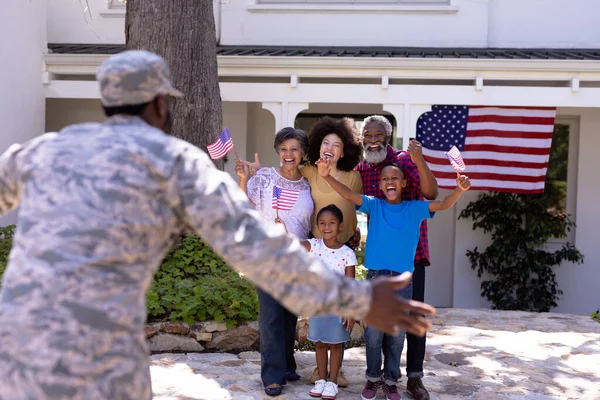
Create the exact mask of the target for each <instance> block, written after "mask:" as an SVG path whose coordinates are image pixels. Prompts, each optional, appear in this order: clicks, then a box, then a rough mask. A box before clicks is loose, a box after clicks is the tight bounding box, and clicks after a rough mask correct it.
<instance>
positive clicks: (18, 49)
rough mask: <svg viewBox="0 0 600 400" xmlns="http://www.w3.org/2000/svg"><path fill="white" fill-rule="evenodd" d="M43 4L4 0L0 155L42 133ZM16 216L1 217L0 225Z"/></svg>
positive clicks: (0, 37)
mask: <svg viewBox="0 0 600 400" xmlns="http://www.w3.org/2000/svg"><path fill="white" fill-rule="evenodd" d="M46 3H47V2H46V1H39V0H35V1H3V2H2V24H0V49H2V61H3V62H2V63H0V93H1V94H2V95H1V96H0V120H2V134H1V135H0V153H3V152H4V151H5V150H6V149H7V148H8V147H9V146H10V145H12V144H13V143H23V142H26V141H27V140H29V139H31V138H33V137H35V136H38V135H41V134H43V133H44V131H45V124H46V118H45V112H46V100H45V97H44V86H43V83H42V75H43V71H44V66H43V61H42V56H43V54H44V52H45V51H46V14H47V13H46ZM14 222H15V214H14V213H11V214H9V215H7V216H5V217H2V218H0V226H4V225H7V224H10V223H14Z"/></svg>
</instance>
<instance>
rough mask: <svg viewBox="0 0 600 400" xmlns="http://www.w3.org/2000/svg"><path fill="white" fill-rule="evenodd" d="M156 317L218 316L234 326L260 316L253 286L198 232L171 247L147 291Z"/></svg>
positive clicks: (201, 318)
mask: <svg viewBox="0 0 600 400" xmlns="http://www.w3.org/2000/svg"><path fill="white" fill-rule="evenodd" d="M146 300H147V304H148V314H149V316H150V317H152V318H155V319H164V318H169V319H171V320H183V321H184V322H186V323H188V324H192V323H193V322H194V321H207V320H215V321H217V322H226V323H227V326H228V327H233V326H235V325H236V324H237V322H238V321H253V320H256V319H257V318H258V297H257V294H256V290H255V289H254V286H253V285H252V284H251V283H249V282H248V281H246V280H244V279H243V278H242V277H240V275H239V274H238V273H237V272H235V271H234V270H233V269H231V267H229V266H228V265H227V264H226V263H225V262H224V261H223V260H222V259H221V258H219V256H217V255H216V254H215V253H213V251H212V250H211V249H210V247H208V246H207V245H206V244H204V242H202V240H200V238H199V237H197V236H187V237H185V238H183V239H182V240H181V242H180V244H179V245H178V246H177V247H176V248H175V249H173V250H170V251H169V253H168V254H167V256H166V257H165V260H164V261H163V264H162V265H161V267H160V269H159V271H158V273H157V274H156V276H155V277H154V282H153V283H152V286H151V287H150V289H149V290H148V292H147V294H146Z"/></svg>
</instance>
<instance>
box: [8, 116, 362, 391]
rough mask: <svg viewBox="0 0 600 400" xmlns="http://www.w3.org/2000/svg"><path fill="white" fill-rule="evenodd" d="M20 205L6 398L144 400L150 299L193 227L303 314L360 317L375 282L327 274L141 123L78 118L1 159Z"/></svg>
mask: <svg viewBox="0 0 600 400" xmlns="http://www.w3.org/2000/svg"><path fill="white" fill-rule="evenodd" d="M15 207H19V213H18V220H17V230H16V233H15V237H14V244H13V249H12V252H11V254H10V259H9V263H8V266H7V269H6V272H5V274H4V277H3V282H2V290H1V292H0V382H1V384H0V399H58V398H70V399H86V400H89V399H136V400H139V399H149V398H151V388H150V386H151V385H150V375H149V358H148V352H147V348H146V343H145V336H144V333H143V325H144V322H145V320H146V307H145V296H144V293H145V291H146V289H147V288H148V287H149V285H150V284H151V281H152V277H153V274H154V273H155V272H156V270H157V268H158V266H159V264H160V262H161V260H162V258H163V256H164V255H165V252H166V251H167V249H168V248H169V245H170V244H171V243H172V240H173V238H176V237H178V236H179V235H181V234H182V233H185V232H196V233H198V234H199V235H200V236H201V237H202V238H203V239H204V240H205V241H206V242H207V243H209V244H210V245H211V246H212V247H213V249H214V250H215V251H216V252H217V253H219V254H220V255H221V256H223V258H224V259H225V260H226V261H227V262H228V263H229V264H230V265H232V266H233V267H234V268H235V269H237V270H238V271H240V272H242V273H243V274H244V275H245V277H247V278H248V279H250V280H252V281H253V282H255V283H256V284H257V285H258V286H260V287H261V288H262V289H264V290H265V291H267V292H269V293H271V294H272V295H273V296H274V297H275V298H277V299H279V300H280V301H281V302H282V303H283V304H284V305H285V306H286V307H288V308H289V309H290V310H291V311H293V312H295V313H297V314H301V315H306V316H309V315H311V314H315V313H336V314H340V315H346V316H353V317H355V318H362V317H364V316H365V314H366V313H367V311H368V309H369V307H370V299H371V292H370V290H371V289H370V286H369V285H367V284H366V283H364V282H363V283H361V282H357V281H352V280H348V279H345V278H343V277H342V276H340V275H338V274H335V273H333V272H331V271H329V270H328V269H327V268H325V267H324V266H323V265H322V264H321V263H320V262H319V261H317V260H316V259H315V258H312V257H311V256H310V255H309V254H308V253H307V252H305V251H304V249H303V248H302V247H301V246H300V245H299V242H298V241H297V240H295V239H294V238H293V237H291V236H290V235H287V234H285V233H284V232H283V230H282V228H280V227H276V226H275V225H274V224H271V225H265V224H264V223H263V222H261V219H260V217H259V215H258V213H257V212H256V211H255V210H254V209H252V208H251V206H250V205H249V203H248V200H247V197H246V195H245V194H244V193H243V192H242V191H241V190H239V189H238V188H237V185H236V183H235V182H234V180H233V179H232V178H231V177H230V176H229V175H228V174H226V173H225V172H222V171H219V170H218V169H216V168H215V167H214V165H213V163H212V162H211V160H210V159H209V158H208V156H207V155H206V154H205V153H204V152H203V151H201V150H200V149H198V148H196V147H194V146H192V145H190V144H188V143H186V142H184V141H182V140H179V139H177V138H174V137H172V136H169V135H166V134H164V133H163V132H162V131H159V130H157V129H155V128H152V127H151V126H149V125H148V124H146V123H145V122H144V121H143V120H141V119H140V118H137V117H127V116H115V117H112V118H109V119H108V120H107V121H106V122H105V123H103V124H98V123H90V124H79V125H74V126H70V127H67V128H65V129H64V130H63V131H61V132H60V133H49V134H45V135H42V136H40V137H38V138H36V139H34V140H31V141H30V142H28V143H26V144H25V145H13V146H12V147H10V148H9V149H8V150H7V151H6V152H5V153H4V154H3V155H2V156H1V157H0V214H3V213H5V212H7V211H9V210H11V209H13V208H15Z"/></svg>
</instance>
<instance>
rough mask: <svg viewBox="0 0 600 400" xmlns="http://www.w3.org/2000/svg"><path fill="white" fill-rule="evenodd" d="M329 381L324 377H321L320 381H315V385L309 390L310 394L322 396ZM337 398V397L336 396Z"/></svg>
mask: <svg viewBox="0 0 600 400" xmlns="http://www.w3.org/2000/svg"><path fill="white" fill-rule="evenodd" d="M327 383H329V382H325V380H324V379H319V380H318V381H316V382H315V387H314V388H312V390H311V391H310V392H308V394H309V395H311V396H312V397H321V395H322V394H323V391H324V390H325V385H326V384H327ZM334 399H335V397H334Z"/></svg>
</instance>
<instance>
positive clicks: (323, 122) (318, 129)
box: [306, 117, 362, 171]
mask: <svg viewBox="0 0 600 400" xmlns="http://www.w3.org/2000/svg"><path fill="white" fill-rule="evenodd" d="M330 133H334V134H336V135H337V136H339V138H340V139H342V143H344V156H343V157H342V158H340V159H339V160H338V163H337V167H338V169H340V170H342V171H352V170H353V169H354V167H356V166H357V165H358V163H359V162H360V160H361V157H362V144H361V142H360V139H359V134H358V131H357V130H356V128H355V127H354V120H353V119H351V118H342V119H337V120H336V119H333V118H331V117H323V118H321V119H319V120H318V121H317V122H316V123H315V125H314V126H313V127H312V129H311V131H310V134H309V135H308V152H307V153H306V155H307V157H308V161H309V162H310V164H312V165H315V163H316V162H317V161H318V160H319V158H320V157H321V143H322V142H323V139H324V138H325V136H327V135H329V134H330Z"/></svg>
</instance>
